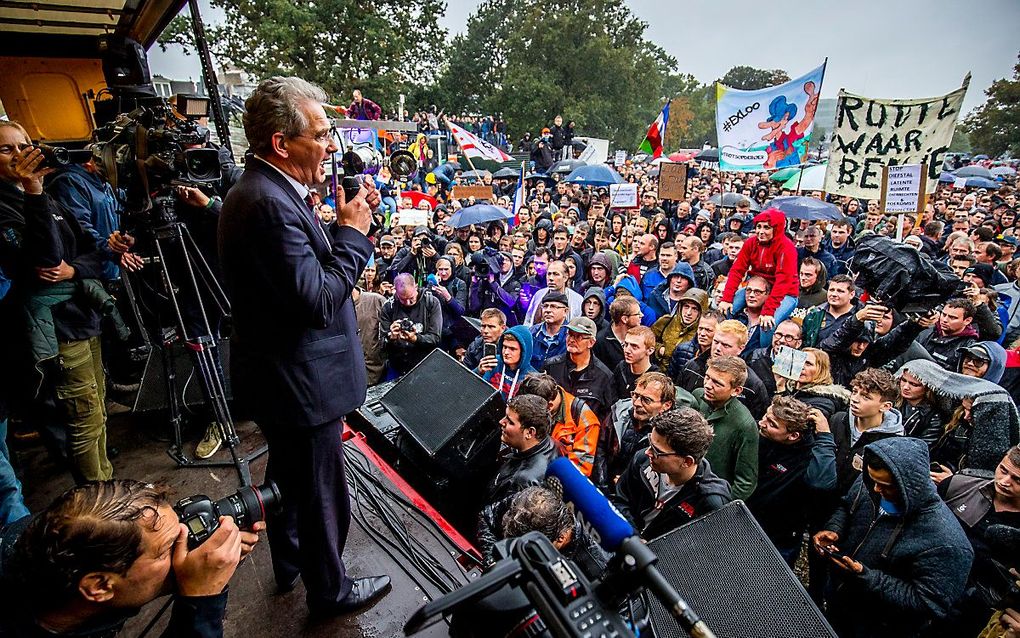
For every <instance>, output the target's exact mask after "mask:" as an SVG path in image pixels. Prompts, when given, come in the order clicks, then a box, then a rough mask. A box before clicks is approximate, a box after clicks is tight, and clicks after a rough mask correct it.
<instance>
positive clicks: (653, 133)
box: [638, 102, 669, 158]
mask: <svg viewBox="0 0 1020 638" xmlns="http://www.w3.org/2000/svg"><path fill="white" fill-rule="evenodd" d="M668 125H669V102H666V106H664V107H662V113H659V117H657V118H655V121H654V122H652V125H651V126H650V127H649V128H648V134H647V135H645V141H643V142H641V146H639V147H638V150H639V151H641V152H644V153H651V155H652V157H653V158H655V157H659V156H660V155H662V147H663V145H664V144H665V143H666V126H668Z"/></svg>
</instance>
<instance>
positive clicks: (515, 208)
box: [510, 162, 524, 228]
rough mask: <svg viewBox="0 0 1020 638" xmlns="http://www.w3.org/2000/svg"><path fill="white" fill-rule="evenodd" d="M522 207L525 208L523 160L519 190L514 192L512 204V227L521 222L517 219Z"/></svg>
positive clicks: (518, 181) (518, 182) (518, 183)
mask: <svg viewBox="0 0 1020 638" xmlns="http://www.w3.org/2000/svg"><path fill="white" fill-rule="evenodd" d="M522 208H524V162H521V176H520V179H519V180H517V192H515V193H514V201H513V204H512V205H511V206H510V213H511V215H510V228H513V227H515V226H516V225H517V224H518V223H520V220H519V219H517V214H518V213H519V212H520V210H521V209H522Z"/></svg>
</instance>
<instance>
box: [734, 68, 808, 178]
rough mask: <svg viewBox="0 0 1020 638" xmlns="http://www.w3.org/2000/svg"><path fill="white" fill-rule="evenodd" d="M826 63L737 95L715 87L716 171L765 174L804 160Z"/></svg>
mask: <svg viewBox="0 0 1020 638" xmlns="http://www.w3.org/2000/svg"><path fill="white" fill-rule="evenodd" d="M824 76H825V64H822V65H821V66H820V67H818V68H817V69H814V70H812V71H810V72H808V73H807V74H805V75H803V76H801V77H799V78H797V79H796V80H791V81H789V82H787V83H785V84H780V85H779V86H771V87H768V88H765V89H761V90H758V91H741V90H739V89H734V88H731V87H728V86H725V85H722V84H716V105H715V120H716V133H717V134H718V136H719V168H720V169H721V170H724V171H763V170H771V169H774V168H782V167H784V166H797V165H799V164H802V163H804V161H806V159H807V149H808V146H809V144H810V142H811V130H812V128H814V124H815V110H816V109H817V108H818V96H819V95H820V94H821V91H822V78H823V77H824Z"/></svg>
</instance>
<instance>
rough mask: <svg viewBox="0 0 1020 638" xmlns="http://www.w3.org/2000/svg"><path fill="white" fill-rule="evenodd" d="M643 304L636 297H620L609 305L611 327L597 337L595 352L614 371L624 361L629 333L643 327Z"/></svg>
mask: <svg viewBox="0 0 1020 638" xmlns="http://www.w3.org/2000/svg"><path fill="white" fill-rule="evenodd" d="M641 317H642V312H641V304H640V303H639V302H638V300H637V299H635V298H634V297H628V296H620V297H617V298H616V299H614V300H613V303H611V304H609V326H608V327H607V328H604V329H603V330H602V331H601V332H599V333H598V334H597V335H596V336H595V349H594V350H593V352H594V353H595V356H596V357H598V359H599V361H601V362H602V363H604V364H605V365H606V367H607V368H609V369H610V370H612V369H613V368H615V367H616V366H617V365H619V363H620V362H621V361H623V342H624V339H626V337H627V331H628V330H630V329H631V328H635V327H637V326H640V325H641Z"/></svg>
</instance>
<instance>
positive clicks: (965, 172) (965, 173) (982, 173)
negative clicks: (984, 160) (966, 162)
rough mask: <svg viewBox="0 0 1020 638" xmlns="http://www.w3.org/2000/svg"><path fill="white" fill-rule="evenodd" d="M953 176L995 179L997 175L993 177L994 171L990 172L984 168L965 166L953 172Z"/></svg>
mask: <svg viewBox="0 0 1020 638" xmlns="http://www.w3.org/2000/svg"><path fill="white" fill-rule="evenodd" d="M953 175H956V176H957V177H983V178H985V179H995V175H992V171H990V170H988V169H987V168H985V167H984V166H973V165H972V166H964V167H963V168H961V169H957V170H955V171H953Z"/></svg>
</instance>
